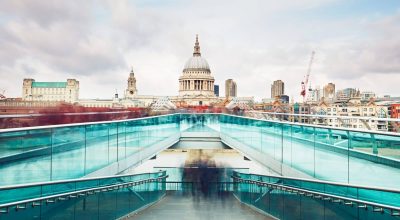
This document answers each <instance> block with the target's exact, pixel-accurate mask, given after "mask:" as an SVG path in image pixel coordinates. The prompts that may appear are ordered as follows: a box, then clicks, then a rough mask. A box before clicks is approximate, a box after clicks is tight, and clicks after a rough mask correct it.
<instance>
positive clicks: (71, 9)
mask: <svg viewBox="0 0 400 220" xmlns="http://www.w3.org/2000/svg"><path fill="white" fill-rule="evenodd" d="M225 3H227V2H225ZM210 4H211V2H210ZM212 5H213V7H211V8H210V9H209V10H207V11H206V12H204V10H203V9H204V6H203V4H201V3H199V2H197V1H195V2H191V3H187V2H183V1H163V2H157V1H150V2H144V1H137V2H130V1H121V2H117V3H115V2H113V3H111V2H107V1H104V2H99V3H98V4H93V3H84V4H83V5H82V4H79V5H78V4H77V2H68V3H65V2H62V3H57V4H55V5H52V4H49V3H41V2H40V1H38V2H35V1H32V2H29V3H26V2H24V3H22V2H19V1H13V2H3V3H0V6H1V7H0V8H1V13H0V22H1V23H2V27H1V28H0V36H1V37H2V39H4V40H3V41H2V43H0V47H1V48H2V50H1V52H0V53H1V54H0V56H1V57H2V59H1V61H0V76H1V77H2V80H1V81H0V89H5V90H6V96H7V97H20V96H21V95H22V91H21V89H20V88H21V85H22V80H23V78H35V79H37V80H38V81H63V80H65V79H66V78H76V79H77V80H79V81H80V84H81V86H80V88H81V91H80V96H81V97H82V98H86V97H87V98H108V97H112V95H113V94H114V93H115V89H118V92H119V93H120V94H123V92H124V90H125V87H126V77H127V75H128V74H129V72H130V69H131V66H133V69H134V72H135V76H136V80H137V88H138V91H139V94H149V95H150V94H151V95H153V94H154V95H176V94H178V91H177V89H176V88H178V82H177V79H178V78H179V75H180V74H181V72H182V69H183V66H182V63H184V61H185V60H186V59H187V57H188V55H190V54H191V52H192V51H190V50H188V48H189V47H190V46H192V42H193V36H194V35H195V34H199V36H200V38H201V40H202V50H203V52H204V56H205V58H206V59H207V60H208V62H209V63H210V66H211V71H212V72H213V75H214V77H215V82H216V84H219V85H222V87H220V91H224V87H223V86H224V83H223V82H224V81H225V80H226V79H229V78H232V79H233V80H235V81H236V82H237V83H238V87H239V88H238V95H239V96H255V97H256V98H257V99H260V98H264V97H268V95H270V94H269V88H266V86H265V85H266V84H267V85H268V84H270V83H272V82H273V81H274V80H277V79H281V80H283V81H284V82H285V84H286V85H285V87H286V88H285V90H286V91H287V92H285V93H286V94H287V95H289V96H290V97H291V98H292V97H293V98H294V99H295V100H297V101H300V94H299V93H300V83H301V81H302V80H303V76H304V74H305V73H306V70H307V63H308V60H309V53H310V51H312V50H315V51H316V55H315V63H314V66H313V69H312V71H311V78H310V80H311V85H312V86H313V87H314V86H315V85H320V86H323V85H325V84H327V83H329V82H333V83H335V84H336V86H337V89H343V88H348V87H355V88H360V89H361V90H363V91H373V92H376V93H377V95H379V96H382V95H386V94H389V95H392V96H400V93H399V91H398V89H397V88H396V84H398V83H399V82H400V74H399V73H400V62H399V59H400V55H399V54H398V52H396V51H400V40H399V39H397V38H396V33H398V31H399V27H398V25H397V24H398V23H399V22H400V10H399V8H400V7H399V5H400V4H399V2H396V1H385V2H384V3H382V2H379V3H374V2H373V1H366V2H365V1H327V2H324V3H318V2H316V1H310V0H309V1H299V2H296V3H292V2H290V3H289V2H283V3H279V4H277V3H271V2H264V1H263V2H261V1H251V2H250V3H239V2H233V3H232V4H230V6H229V9H230V10H228V11H225V10H223V9H224V6H225V5H226V4H224V3H217V4H214V3H213V4H212ZM348 8H350V9H348ZM351 9H353V10H351ZM11 11H12V12H13V13H10V12H11ZM333 12H335V13H336V14H335V13H333ZM337 12H339V14H340V15H341V16H333V15H337ZM191 13H193V14H191ZM237 13H241V14H243V15H246V16H235V15H236V14H237ZM247 15H249V16H247ZM322 15H323V16H322ZM220 27H224V28H220ZM255 33H259V34H255ZM15 85H18V86H15Z"/></svg>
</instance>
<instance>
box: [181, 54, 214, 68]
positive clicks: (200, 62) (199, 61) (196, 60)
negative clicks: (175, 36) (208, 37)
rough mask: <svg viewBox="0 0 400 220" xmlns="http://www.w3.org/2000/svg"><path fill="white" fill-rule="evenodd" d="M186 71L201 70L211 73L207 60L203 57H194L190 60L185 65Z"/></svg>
mask: <svg viewBox="0 0 400 220" xmlns="http://www.w3.org/2000/svg"><path fill="white" fill-rule="evenodd" d="M186 70H200V71H207V72H211V71H210V66H209V65H208V63H207V60H206V59H204V58H203V57H201V56H193V57H191V58H189V60H188V61H186V63H185V67H184V68H183V71H184V72H185V71H186Z"/></svg>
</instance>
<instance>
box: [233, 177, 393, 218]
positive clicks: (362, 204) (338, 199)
mask: <svg viewBox="0 0 400 220" xmlns="http://www.w3.org/2000/svg"><path fill="white" fill-rule="evenodd" d="M232 178H233V179H234V180H239V181H237V182H244V183H249V184H256V185H258V186H267V187H270V188H274V189H279V190H283V191H288V192H292V193H296V194H300V195H305V196H309V197H313V198H318V199H322V200H329V201H332V202H337V203H341V204H344V205H352V204H353V203H356V204H358V207H359V208H367V206H371V207H373V211H374V210H375V208H381V209H386V210H390V211H391V214H392V215H396V216H397V215H398V214H400V207H397V206H391V205H385V204H380V203H375V202H369V201H365V200H360V199H353V198H348V197H344V196H337V195H334V194H329V193H321V192H317V191H312V190H305V189H301V188H297V187H292V186H285V185H282V184H276V183H267V182H262V181H257V180H247V179H243V178H240V177H235V176H232ZM342 202H343V203H342ZM381 211H383V210H381ZM394 211H396V212H394Z"/></svg>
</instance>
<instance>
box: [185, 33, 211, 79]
mask: <svg viewBox="0 0 400 220" xmlns="http://www.w3.org/2000/svg"><path fill="white" fill-rule="evenodd" d="M187 72H198V73H204V72H205V73H211V70H210V66H209V65H208V63H207V60H206V59H204V58H203V57H201V53H200V44H199V38H198V36H197V35H196V43H195V44H194V51H193V57H190V58H189V60H188V61H186V63H185V67H184V68H183V73H187Z"/></svg>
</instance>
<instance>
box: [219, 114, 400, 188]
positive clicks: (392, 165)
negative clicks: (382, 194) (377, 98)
mask: <svg viewBox="0 0 400 220" xmlns="http://www.w3.org/2000/svg"><path fill="white" fill-rule="evenodd" d="M220 133H221V139H222V141H224V142H225V143H226V144H228V145H229V146H231V147H233V148H236V149H238V150H239V151H241V152H242V153H244V154H246V155H247V156H249V157H250V158H252V159H254V160H257V161H258V162H260V163H262V164H265V165H270V166H271V167H273V168H274V171H275V172H276V173H277V174H280V175H289V176H295V175H297V174H298V173H293V172H291V171H292V170H297V171H300V172H301V174H302V175H300V176H302V177H306V178H317V179H321V180H328V181H337V182H344V183H351V184H368V185H372V186H381V187H391V188H399V184H398V183H399V182H400V172H399V168H400V159H399V158H400V135H399V134H396V133H382V132H369V131H357V130H351V129H334V128H331V127H322V126H315V125H301V124H297V123H290V122H277V121H268V120H261V119H253V118H245V117H240V116H231V115H221V117H220Z"/></svg>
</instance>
